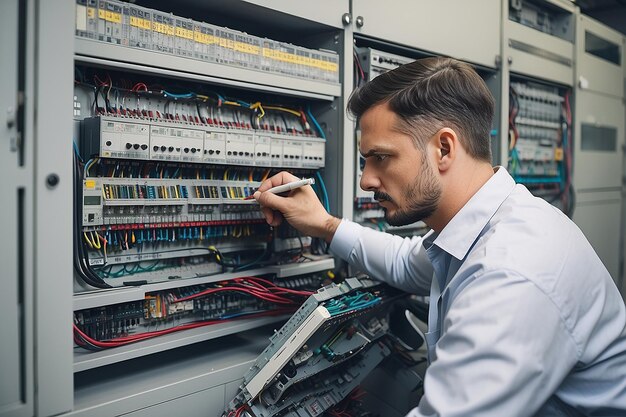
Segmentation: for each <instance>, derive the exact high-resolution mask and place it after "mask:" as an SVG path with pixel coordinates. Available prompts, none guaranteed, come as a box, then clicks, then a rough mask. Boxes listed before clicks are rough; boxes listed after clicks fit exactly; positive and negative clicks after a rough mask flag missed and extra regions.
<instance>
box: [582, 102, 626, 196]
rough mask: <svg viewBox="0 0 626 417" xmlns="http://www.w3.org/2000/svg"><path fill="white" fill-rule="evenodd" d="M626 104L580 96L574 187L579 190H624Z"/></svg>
mask: <svg viewBox="0 0 626 417" xmlns="http://www.w3.org/2000/svg"><path fill="white" fill-rule="evenodd" d="M623 144H624V104H623V103H622V101H621V100H620V99H617V98H614V97H610V96H605V95H599V94H595V93H592V92H588V91H580V90H578V91H577V92H576V127H575V140H574V186H575V187H576V189H577V190H589V189H599V188H600V189H604V190H608V189H613V190H619V189H620V187H621V186H622V145H623Z"/></svg>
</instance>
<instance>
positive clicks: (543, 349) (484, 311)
mask: <svg viewBox="0 0 626 417" xmlns="http://www.w3.org/2000/svg"><path fill="white" fill-rule="evenodd" d="M442 324H443V336H442V337H441V338H440V339H439V341H438V342H437V345H436V349H435V352H436V357H437V358H436V360H434V361H433V363H432V364H431V365H430V367H429V368H428V369H427V371H426V376H425V380H424V396H423V397H422V399H421V401H420V404H419V406H418V407H417V408H415V409H413V410H412V411H411V412H410V413H409V414H408V415H407V417H425V416H439V417H457V416H472V417H481V416H518V417H524V416H532V415H534V414H535V412H537V410H538V409H539V408H540V407H541V406H542V405H543V404H544V403H545V402H546V401H547V400H548V398H549V397H550V396H551V395H552V393H553V392H555V391H556V389H557V387H558V386H559V385H560V384H561V382H562V381H563V379H564V378H565V377H566V376H567V374H568V373H569V372H570V370H571V369H572V368H573V367H574V366H575V364H576V363H577V361H578V358H579V357H580V350H579V349H578V346H577V344H576V342H575V339H574V338H573V337H572V336H571V332H570V330H569V329H568V328H567V326H566V324H565V322H564V320H563V318H562V317H561V312H560V311H559V309H558V308H557V307H556V305H555V304H554V303H553V302H552V300H551V299H550V297H548V296H547V295H546V294H545V293H544V292H542V291H541V290H540V289H539V288H538V287H536V286H535V284H534V283H532V282H531V281H529V280H527V279H525V278H523V277H520V276H518V275H516V274H515V273H512V272H511V273H509V272H504V271H498V272H491V273H485V274H484V275H481V276H480V277H477V278H476V279H475V280H474V281H473V282H472V283H470V284H469V285H468V287H466V288H465V289H464V290H463V291H462V292H461V293H460V294H459V295H458V296H457V297H456V298H455V300H454V302H453V303H452V306H451V308H450V310H449V311H448V313H447V314H446V316H445V319H444V322H443V323H442Z"/></svg>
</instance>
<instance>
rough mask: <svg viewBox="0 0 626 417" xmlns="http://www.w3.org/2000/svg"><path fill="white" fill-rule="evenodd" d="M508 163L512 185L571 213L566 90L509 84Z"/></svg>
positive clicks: (569, 126) (557, 87) (529, 83)
mask: <svg viewBox="0 0 626 417" xmlns="http://www.w3.org/2000/svg"><path fill="white" fill-rule="evenodd" d="M509 107H510V109H509V163H508V170H509V172H510V173H511V175H512V176H513V178H514V179H515V181H516V182H519V183H522V184H525V185H526V186H527V187H528V188H530V189H531V190H533V191H534V192H535V194H537V195H540V196H542V197H544V198H546V199H548V200H549V201H553V202H556V201H557V200H561V201H560V204H562V205H563V209H564V211H566V212H568V211H569V210H571V207H570V204H571V201H570V199H569V195H570V188H571V186H572V176H571V164H572V142H571V140H572V138H571V117H572V116H571V107H570V90H569V89H567V88H563V87H559V86H555V85H549V84H544V83H538V82H530V81H522V80H520V81H512V82H511V84H510V93H509Z"/></svg>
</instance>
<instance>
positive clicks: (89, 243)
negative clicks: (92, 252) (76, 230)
mask: <svg viewBox="0 0 626 417" xmlns="http://www.w3.org/2000/svg"><path fill="white" fill-rule="evenodd" d="M83 236H84V237H85V240H86V241H87V244H88V245H89V247H90V248H91V249H93V243H91V241H90V240H89V237H88V236H87V232H83Z"/></svg>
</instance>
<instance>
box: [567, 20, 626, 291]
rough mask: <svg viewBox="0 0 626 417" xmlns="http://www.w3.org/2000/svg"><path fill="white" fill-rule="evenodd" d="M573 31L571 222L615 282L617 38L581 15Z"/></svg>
mask: <svg viewBox="0 0 626 417" xmlns="http://www.w3.org/2000/svg"><path fill="white" fill-rule="evenodd" d="M576 30H577V34H576V63H577V65H576V106H575V108H576V119H575V125H576V128H575V135H574V145H575V148H574V186H575V188H576V194H577V204H576V211H575V212H574V221H575V222H576V224H578V226H579V227H580V228H581V229H582V230H583V232H584V233H585V235H586V236H587V238H588V239H589V241H590V242H591V244H592V245H593V247H594V249H595V250H596V252H597V253H598V255H599V256H600V259H602V261H603V262H604V264H605V266H606V267H607V269H608V270H609V272H610V273H611V276H612V277H613V279H615V281H616V283H617V284H618V285H619V283H620V281H621V279H622V278H621V277H620V274H623V256H622V253H623V249H622V245H623V232H622V228H621V227H622V226H621V223H622V221H623V220H622V216H621V212H622V205H623V200H622V196H621V187H622V181H623V178H622V173H623V169H624V168H623V159H624V157H623V155H624V154H623V149H624V129H625V123H626V122H625V119H624V113H625V112H626V110H625V107H624V100H623V94H624V76H623V73H624V58H623V54H624V44H623V37H622V36H621V35H620V34H619V33H617V32H616V31H614V30H612V29H610V28H608V27H607V26H605V25H602V24H601V23H599V22H597V21H595V20H593V19H591V18H589V17H587V16H583V15H581V16H579V18H578V24H577V28H576Z"/></svg>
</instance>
